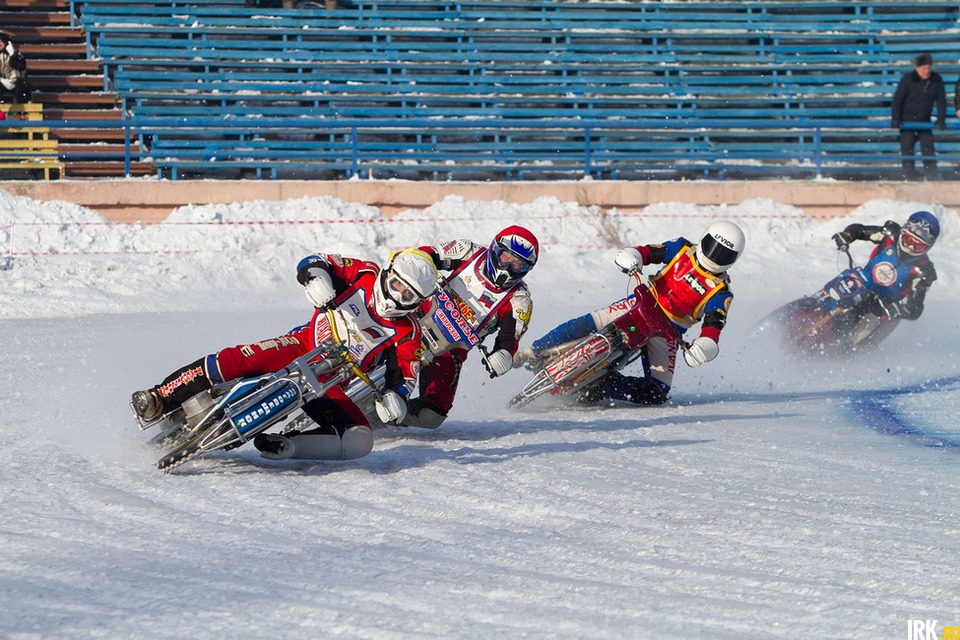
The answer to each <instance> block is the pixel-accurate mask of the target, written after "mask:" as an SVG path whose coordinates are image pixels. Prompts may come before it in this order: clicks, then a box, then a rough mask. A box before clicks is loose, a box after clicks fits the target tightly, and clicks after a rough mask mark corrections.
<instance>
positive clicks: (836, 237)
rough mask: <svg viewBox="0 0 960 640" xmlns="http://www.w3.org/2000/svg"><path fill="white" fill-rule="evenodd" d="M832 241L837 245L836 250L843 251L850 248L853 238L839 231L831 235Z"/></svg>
mask: <svg viewBox="0 0 960 640" xmlns="http://www.w3.org/2000/svg"><path fill="white" fill-rule="evenodd" d="M833 241H834V242H836V243H837V249H838V250H840V251H843V250H844V249H846V248H847V247H849V246H850V243H851V242H853V238H851V237H850V236H849V235H848V234H846V233H844V232H843V231H840V232H837V233H835V234H833Z"/></svg>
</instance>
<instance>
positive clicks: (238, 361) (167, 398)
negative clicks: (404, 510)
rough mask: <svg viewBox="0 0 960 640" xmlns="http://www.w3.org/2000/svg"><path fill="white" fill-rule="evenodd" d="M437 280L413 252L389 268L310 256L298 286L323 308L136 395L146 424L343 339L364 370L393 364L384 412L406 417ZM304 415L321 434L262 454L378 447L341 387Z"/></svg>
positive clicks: (264, 448)
mask: <svg viewBox="0 0 960 640" xmlns="http://www.w3.org/2000/svg"><path fill="white" fill-rule="evenodd" d="M437 278H438V273H437V271H436V268H435V267H434V266H433V262H432V259H431V258H430V257H429V256H427V255H426V254H425V253H423V252H422V251H417V250H415V249H410V250H407V251H403V252H400V253H399V254H395V256H394V257H393V258H392V259H391V262H390V264H388V265H387V266H386V267H385V268H384V269H381V268H380V267H379V266H378V265H377V264H376V263H374V262H368V261H365V260H357V259H352V258H344V257H341V256H339V255H334V254H325V255H312V256H308V257H307V258H304V259H303V260H301V261H300V264H299V265H298V267H297V280H298V281H299V282H300V284H302V285H303V286H304V290H305V293H306V296H307V299H308V300H309V301H310V302H311V304H313V306H314V307H315V308H314V313H313V317H312V318H311V319H310V321H309V322H308V323H306V324H304V325H301V326H299V327H296V328H294V329H293V330H291V331H289V332H288V333H285V334H284V335H281V336H279V337H277V338H273V339H270V340H264V341H261V342H257V343H252V344H244V345H238V346H234V347H228V348H226V349H222V350H220V351H218V352H216V353H213V354H210V355H207V356H204V357H203V358H200V359H199V360H197V361H195V362H193V363H191V364H189V365H186V366H185V367H181V368H180V369H178V370H177V371H175V372H173V373H172V374H170V375H169V376H167V378H166V379H165V380H164V381H163V382H162V383H160V384H159V385H156V386H155V387H153V388H151V389H148V390H146V391H138V392H136V393H134V396H133V398H132V401H131V404H132V405H133V407H134V411H135V413H136V414H137V415H138V417H139V418H140V419H141V421H150V420H155V419H156V418H157V417H159V416H160V415H163V414H166V413H168V412H170V411H173V410H174V409H176V408H177V407H179V406H181V405H182V404H183V403H184V402H185V401H186V400H187V399H189V398H191V397H193V396H194V395H196V394H198V393H200V392H202V391H205V390H207V389H210V388H211V387H212V386H213V385H215V384H218V383H220V382H224V381H228V380H234V379H237V378H245V377H250V376H256V375H263V374H267V373H273V372H275V371H279V370H280V369H282V368H283V367H285V366H287V365H288V364H290V363H291V362H293V360H295V359H296V358H298V357H300V356H302V355H304V354H305V353H307V352H308V351H310V350H312V349H314V348H315V347H317V346H318V345H320V344H322V343H323V342H325V341H327V340H328V339H330V338H331V337H332V336H333V334H334V333H336V335H337V337H338V338H339V340H340V341H341V342H342V343H343V344H345V345H346V346H347V347H348V349H349V351H350V354H351V356H352V357H353V359H354V361H355V362H356V364H357V366H358V367H359V369H360V370H361V371H364V372H366V371H370V370H371V369H373V368H374V367H377V366H378V365H380V364H384V363H385V364H386V374H385V378H384V385H383V389H382V390H381V396H380V397H379V398H378V400H377V406H376V409H377V413H378V415H380V416H381V418H382V419H384V420H396V419H399V418H401V417H403V413H404V412H405V411H406V400H405V398H406V396H407V395H408V394H409V392H410V391H412V390H413V389H414V388H415V386H416V380H417V374H418V371H419V369H420V361H421V354H420V349H421V346H420V335H421V334H420V326H419V324H418V323H417V322H416V319H415V318H414V316H413V315H412V314H413V312H414V311H416V309H417V308H418V307H419V306H420V305H421V304H422V303H423V301H424V300H425V299H426V297H427V296H429V295H431V294H433V293H434V291H436V286H437ZM328 310H332V311H331V312H329V313H328ZM331 318H332V319H333V324H332V325H331V322H330V320H331ZM341 386H342V387H346V383H344V384H343V385H341ZM303 411H304V413H306V414H307V415H308V416H310V417H311V418H312V419H313V420H314V421H316V422H317V423H318V424H319V425H320V426H319V428H318V429H313V430H309V431H303V432H295V433H287V434H285V435H283V436H281V435H277V434H267V433H261V434H258V436H257V438H256V439H255V440H254V445H255V446H256V447H257V449H259V450H260V451H261V452H262V453H263V455H264V457H268V458H273V459H279V458H291V457H296V458H309V459H325V458H329V457H335V458H341V459H347V458H358V457H362V456H363V455H366V454H367V453H369V452H370V450H371V449H372V447H373V435H372V432H371V431H370V425H369V422H368V420H367V418H366V416H365V415H364V413H363V412H362V411H361V410H360V409H359V407H357V405H356V404H355V403H354V402H353V401H352V400H351V399H350V398H349V397H348V396H347V395H346V394H345V393H344V389H343V388H341V387H334V388H332V389H330V390H329V391H327V393H326V394H325V395H324V396H323V397H321V398H317V399H315V400H312V401H311V402H308V403H307V404H305V405H304V406H303Z"/></svg>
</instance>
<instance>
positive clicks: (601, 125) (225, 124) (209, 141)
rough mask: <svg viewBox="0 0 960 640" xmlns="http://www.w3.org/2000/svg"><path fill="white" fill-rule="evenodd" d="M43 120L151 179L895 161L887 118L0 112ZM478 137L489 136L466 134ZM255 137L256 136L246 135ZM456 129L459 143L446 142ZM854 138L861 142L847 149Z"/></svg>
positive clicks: (823, 166)
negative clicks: (110, 137) (58, 116)
mask: <svg viewBox="0 0 960 640" xmlns="http://www.w3.org/2000/svg"><path fill="white" fill-rule="evenodd" d="M38 125H40V126H42V127H45V128H49V129H70V128H97V129H121V130H122V131H123V152H122V153H121V152H119V151H118V152H115V153H95V154H94V153H89V154H85V153H83V152H82V151H78V152H76V153H67V154H61V160H63V161H64V162H65V163H66V164H67V173H68V175H69V163H70V162H71V161H78V160H92V159H95V160H109V161H112V162H115V163H116V162H122V163H123V167H124V174H125V175H130V174H131V166H132V164H133V163H136V162H146V163H152V164H154V165H155V166H156V169H157V171H156V173H157V176H158V177H161V178H167V177H168V178H171V179H179V178H182V177H183V174H184V172H185V171H187V172H188V173H200V174H210V173H215V172H217V171H218V170H219V169H221V168H223V169H227V168H229V169H233V170H237V169H244V168H246V169H250V170H254V171H256V172H257V177H264V176H266V177H269V178H276V177H278V175H280V174H281V173H282V172H283V169H284V168H299V170H301V173H303V172H304V171H306V170H307V169H310V168H313V169H329V170H334V171H337V172H340V173H342V174H343V175H344V176H346V177H351V176H360V177H378V176H377V174H378V173H380V174H382V173H384V172H387V173H389V172H390V171H391V167H392V168H394V169H396V170H397V171H403V172H406V173H410V174H416V172H417V171H420V172H421V173H422V174H423V175H422V176H421V178H422V179H430V175H431V174H433V175H434V179H436V177H437V175H439V174H455V173H457V172H462V170H465V169H470V170H472V171H475V172H477V171H478V172H483V171H488V172H490V173H491V174H496V175H498V176H500V177H501V179H507V180H514V179H516V180H523V179H529V178H531V177H534V176H537V177H542V176H543V175H544V174H549V173H551V172H552V173H561V172H562V173H564V174H568V175H571V176H582V177H590V178H595V179H611V178H620V177H625V176H628V175H634V174H640V175H642V174H645V173H647V174H652V173H664V174H670V173H674V174H677V173H684V174H689V175H690V176H693V177H696V176H698V175H699V176H702V177H716V178H719V179H723V178H724V177H726V176H728V175H730V174H733V173H735V174H737V175H741V174H754V175H756V176H764V175H780V176H783V177H790V176H797V177H800V176H802V177H823V176H825V175H828V174H830V175H839V174H846V175H851V176H854V177H856V176H858V175H859V176H860V177H862V178H865V179H870V177H871V176H873V177H874V178H875V177H877V176H878V175H879V174H880V173H887V172H893V171H899V168H900V161H901V157H900V154H899V143H898V134H897V131H896V130H895V129H891V128H890V127H889V123H888V122H873V121H871V122H865V123H855V122H849V121H829V122H828V121H807V122H782V123H774V122H759V121H754V120H722V121H710V122H703V121H689V122H685V121H677V120H669V121H668V120H643V119H638V120H629V121H628V120H616V121H610V120H579V119H562V120H549V121H543V120H536V121H524V120H501V119H482V120H466V119H457V120H452V119H439V120H433V119H426V120H413V119H355V120H347V119H326V118H311V117H305V118H252V117H251V118H222V117H203V118H181V117H169V118H164V117H139V118H138V117H132V118H128V119H124V120H44V121H42V123H40V122H36V121H33V122H30V121H14V120H6V121H0V132H4V131H7V130H16V129H18V128H24V127H30V128H36V127H37V126H38ZM904 128H905V129H930V128H932V125H927V124H905V125H904ZM957 131H960V128H958V127H950V131H948V132H944V133H942V134H940V135H935V137H936V138H937V144H938V147H942V151H941V152H940V153H938V155H937V157H936V159H937V160H938V161H939V162H941V163H945V164H946V163H954V164H958V163H960V135H958V134H957V133H956V132H957ZM938 133H939V132H938ZM731 136H737V142H736V144H734V143H733V142H730V141H729V140H728V143H727V144H728V145H729V146H725V143H724V142H723V141H724V139H726V138H730V137H731ZM305 138H310V139H305ZM479 138H483V139H484V140H485V141H484V142H483V143H479V142H471V141H472V140H476V139H479ZM252 139H255V140H257V141H258V144H257V145H252V144H250V140H252ZM458 139H460V140H463V141H464V142H462V143H458V144H454V143H453V142H451V141H454V140H458ZM271 140H274V141H276V140H285V141H286V142H284V143H282V144H281V143H279V142H276V143H275V144H273V143H271ZM178 141H181V142H179V143H178ZM183 141H187V142H183ZM839 141H842V144H841V143H840V142H839ZM136 143H139V145H137V144H136ZM858 145H862V150H857V149H853V150H851V149H850V147H851V146H852V147H857V146H858ZM136 148H138V149H140V151H139V152H137V151H136V150H135V149H136ZM938 151H940V149H938ZM914 159H915V160H916V161H918V162H921V161H923V160H924V159H929V158H924V157H922V156H916V157H914ZM304 177H309V176H307V175H306V174H304Z"/></svg>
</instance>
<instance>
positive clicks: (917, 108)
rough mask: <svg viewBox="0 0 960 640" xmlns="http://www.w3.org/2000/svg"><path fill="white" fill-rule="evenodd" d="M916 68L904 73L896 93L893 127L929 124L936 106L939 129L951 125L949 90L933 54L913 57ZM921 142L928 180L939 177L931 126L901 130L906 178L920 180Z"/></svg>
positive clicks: (924, 168)
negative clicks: (917, 160)
mask: <svg viewBox="0 0 960 640" xmlns="http://www.w3.org/2000/svg"><path fill="white" fill-rule="evenodd" d="M913 66H914V67H915V69H914V70H913V71H910V72H907V73H905V74H903V77H902V78H900V83H899V84H898V85H897V90H896V92H895V93H894V94H893V104H892V105H891V107H890V126H891V127H893V128H895V129H897V128H900V125H901V124H903V123H906V122H923V123H929V122H930V116H931V115H932V114H933V107H934V105H936V107H937V128H939V129H940V130H943V129H946V128H947V92H946V89H945V88H944V84H943V78H942V77H941V76H940V74H939V73H936V72H935V71H934V70H933V57H932V56H931V55H930V54H929V53H921V54H920V55H918V56H917V57H916V58H914V59H913ZM918 140H919V141H920V153H921V154H922V155H923V158H924V160H923V172H924V175H925V176H926V178H927V180H937V179H939V177H940V174H939V173H938V172H937V160H936V158H935V157H934V156H935V155H936V153H937V152H936V149H935V148H934V146H933V131H932V130H930V129H923V130H913V129H911V130H907V129H900V156H901V157H900V163H901V167H902V174H903V179H904V180H919V179H920V177H921V174H920V173H919V172H918V171H917V169H916V165H915V164H914V160H913V149H914V147H915V146H916V144H917V141H918Z"/></svg>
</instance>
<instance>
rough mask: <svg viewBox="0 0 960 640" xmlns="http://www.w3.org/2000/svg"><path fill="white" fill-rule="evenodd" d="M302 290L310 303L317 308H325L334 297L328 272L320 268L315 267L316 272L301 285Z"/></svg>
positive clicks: (334, 292) (334, 293)
mask: <svg viewBox="0 0 960 640" xmlns="http://www.w3.org/2000/svg"><path fill="white" fill-rule="evenodd" d="M303 292H304V294H306V296H307V300H308V301H309V302H310V304H312V305H313V306H315V307H316V308H317V309H323V308H325V307H326V306H327V305H329V304H330V303H331V302H333V299H334V298H335V297H336V291H334V290H333V282H332V281H331V280H330V274H329V273H327V272H326V271H323V270H320V269H317V270H316V274H315V275H314V276H313V277H312V278H311V279H310V280H308V281H307V283H306V284H305V285H303Z"/></svg>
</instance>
